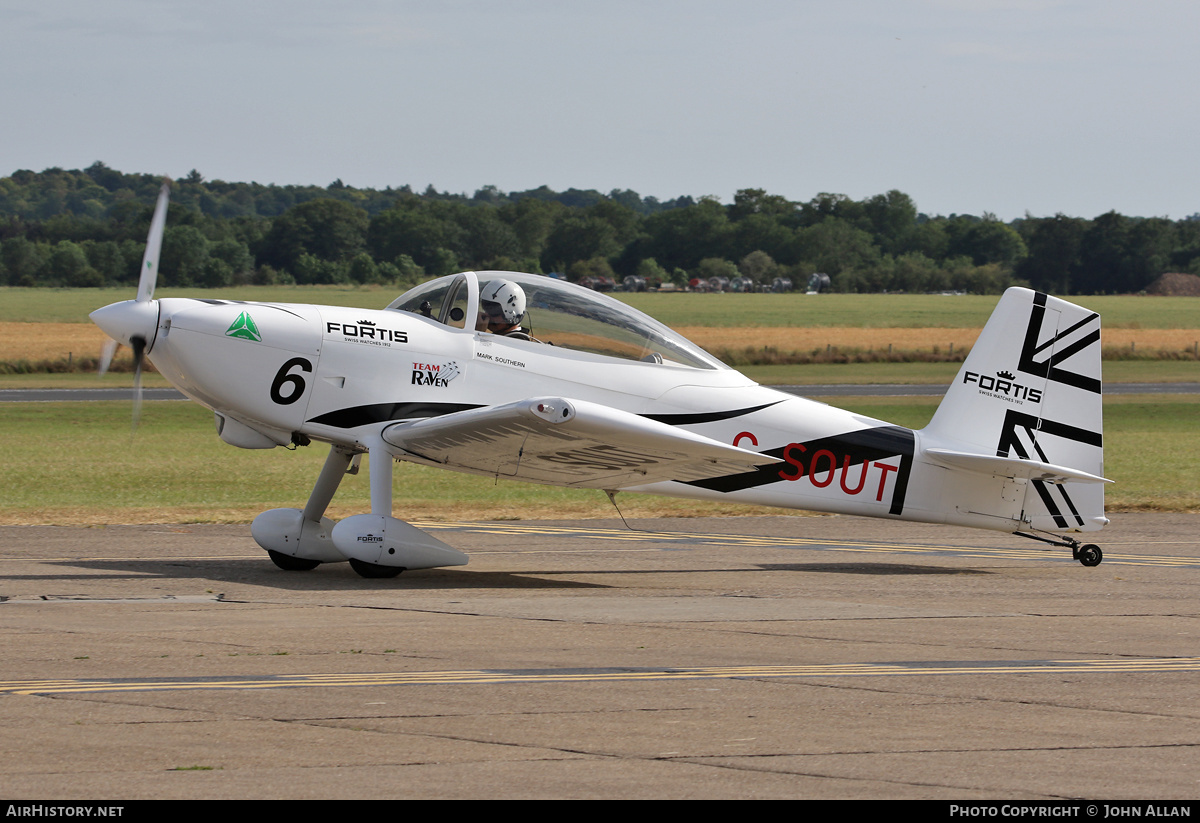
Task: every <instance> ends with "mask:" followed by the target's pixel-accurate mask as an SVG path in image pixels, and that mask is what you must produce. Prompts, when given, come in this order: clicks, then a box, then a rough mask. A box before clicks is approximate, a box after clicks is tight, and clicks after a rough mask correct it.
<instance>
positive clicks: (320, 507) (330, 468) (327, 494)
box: [303, 446, 354, 523]
mask: <svg viewBox="0 0 1200 823" xmlns="http://www.w3.org/2000/svg"><path fill="white" fill-rule="evenodd" d="M353 458H354V454H353V453H352V452H348V451H344V450H343V449H341V448H339V447H337V446H331V447H330V449H329V456H328V457H326V458H325V465H324V466H322V467H321V473H320V474H319V475H317V482H316V485H314V486H313V490H312V494H310V495H309V496H308V502H307V503H305V504H304V512H303V514H304V519H305V520H308V521H311V522H313V523H320V522H321V518H322V517H324V516H325V510H326V509H328V508H329V504H330V502H332V501H333V495H334V494H335V493H337V490H338V486H340V485H341V484H342V478H343V477H345V476H346V469H348V468H349V467H350V461H351V460H352V459H353Z"/></svg>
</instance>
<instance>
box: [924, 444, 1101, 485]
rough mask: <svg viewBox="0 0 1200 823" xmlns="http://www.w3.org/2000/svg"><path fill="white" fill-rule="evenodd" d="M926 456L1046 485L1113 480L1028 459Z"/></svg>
mask: <svg viewBox="0 0 1200 823" xmlns="http://www.w3.org/2000/svg"><path fill="white" fill-rule="evenodd" d="M925 454H926V455H927V456H929V457H932V458H933V459H935V460H937V461H938V462H940V463H945V464H946V465H948V466H954V467H956V468H960V469H968V470H970V471H974V472H980V473H982V474H992V475H996V476H999V477H1013V478H1023V479H1025V480H1041V481H1043V482H1045V483H1111V482H1113V481H1111V480H1109V479H1107V478H1104V477H1098V476H1096V475H1094V474H1088V473H1087V472H1084V471H1079V470H1078V469H1069V468H1067V467H1066V466H1056V465H1054V464H1053V463H1043V462H1041V461H1040V460H1026V459H1023V458H1020V457H996V456H994V455H988V454H973V453H971V452H959V451H952V450H950V449H925Z"/></svg>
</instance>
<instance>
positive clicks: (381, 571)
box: [350, 557, 404, 580]
mask: <svg viewBox="0 0 1200 823" xmlns="http://www.w3.org/2000/svg"><path fill="white" fill-rule="evenodd" d="M350 568H352V569H354V571H356V572H358V574H359V576H360V577H365V578H367V579H368V580H386V579H387V578H389V577H395V576H396V575H398V574H400V572H402V571H404V567H403V566H380V565H379V564H378V563H368V562H366V561H365V560H357V559H355V558H353V557H351V558H350Z"/></svg>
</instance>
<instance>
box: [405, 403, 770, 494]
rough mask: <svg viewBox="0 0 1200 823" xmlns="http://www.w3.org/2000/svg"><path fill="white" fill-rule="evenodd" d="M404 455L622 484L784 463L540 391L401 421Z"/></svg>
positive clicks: (553, 481) (539, 476)
mask: <svg viewBox="0 0 1200 823" xmlns="http://www.w3.org/2000/svg"><path fill="white" fill-rule="evenodd" d="M383 439H384V442H386V443H387V444H388V445H390V446H392V447H393V449H394V450H395V451H394V453H395V454H396V456H397V457H401V458H404V459H409V460H412V459H414V458H416V459H418V460H419V461H427V462H430V463H436V464H438V465H440V466H444V467H445V468H450V469H458V470H460V471H469V472H474V473H477V474H489V475H496V476H499V477H509V478H512V479H515V480H526V481H530V482H534V483H546V484H549V485H555V486H582V487H585V488H594V489H620V488H624V487H627V486H642V485H645V484H647V483H656V482H660V481H666V480H679V481H683V482H687V481H692V480H703V479H706V478H709V477H717V476H720V475H725V474H736V473H740V472H746V471H752V470H753V469H754V468H755V467H757V466H765V465H770V464H772V463H777V462H779V461H778V460H777V459H775V458H772V457H768V456H766V455H762V454H759V453H758V452H753V451H748V450H746V449H741V448H737V447H735V446H730V445H727V444H725V443H721V442H718V441H716V440H713V439H711V438H708V437H704V436H703V435H699V434H694V433H692V432H688V431H685V430H682V429H678V428H676V427H674V426H670V425H668V424H666V423H660V422H658V421H656V420H650V419H648V418H645V417H642V416H640V415H637V414H632V413H630V412H626V411H621V410H619V409H614V408H611V407H608V406H604V405H601V404H598V403H590V402H586V401H582V400H570V399H566V398H562V397H539V398H531V399H529V400H521V401H518V402H516V403H506V404H504V405H500V406H490V407H487V408H483V409H471V410H468V411H461V412H455V413H453V414H446V415H442V416H440V417H430V418H426V419H423V420H413V421H406V422H401V423H395V424H393V425H391V426H388V427H387V428H386V429H384V430H383Z"/></svg>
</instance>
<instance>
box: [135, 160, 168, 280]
mask: <svg viewBox="0 0 1200 823" xmlns="http://www.w3.org/2000/svg"><path fill="white" fill-rule="evenodd" d="M170 199H171V181H169V180H167V181H164V182H163V185H162V189H161V190H159V192H158V203H157V204H156V205H155V206H154V217H152V218H151V219H150V233H149V234H148V235H146V254H145V256H144V257H142V274H141V277H140V278H139V279H138V292H137V302H139V303H145V302H147V301H149V300H152V299H153V298H154V284H155V283H156V282H157V281H158V255H159V253H160V252H161V251H162V240H163V230H164V229H165V228H166V225H167V203H168V202H169V201H170Z"/></svg>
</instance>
